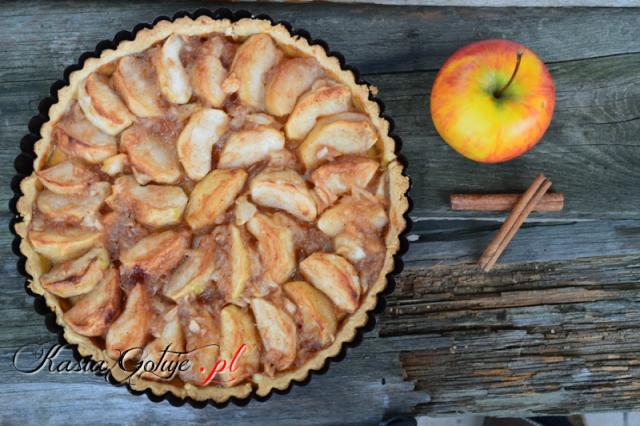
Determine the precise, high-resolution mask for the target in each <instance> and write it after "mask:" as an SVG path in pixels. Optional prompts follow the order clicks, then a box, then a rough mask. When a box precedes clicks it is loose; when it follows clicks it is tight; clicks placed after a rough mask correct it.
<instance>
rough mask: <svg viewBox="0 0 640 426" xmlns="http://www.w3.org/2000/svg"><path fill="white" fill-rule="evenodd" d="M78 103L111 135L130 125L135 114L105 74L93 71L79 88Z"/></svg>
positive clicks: (94, 121)
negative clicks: (112, 86)
mask: <svg viewBox="0 0 640 426" xmlns="http://www.w3.org/2000/svg"><path fill="white" fill-rule="evenodd" d="M78 104H79V105H80V108H82V111H83V112H84V115H85V116H86V117H87V119H88V120H89V121H91V122H92V123H93V125H94V126H96V127H98V128H99V129H100V130H102V131H103V132H105V133H107V134H109V135H113V136H115V135H117V134H118V133H120V132H122V131H123V130H124V129H126V128H127V127H129V126H130V125H131V124H132V123H133V120H134V119H135V116H134V115H133V114H131V112H129V109H128V108H127V106H126V105H125V104H124V102H122V99H120V97H119V96H118V95H117V94H116V92H115V91H114V90H113V89H112V88H111V86H110V85H109V80H108V79H107V77H106V76H105V75H102V74H99V73H93V74H91V75H90V76H89V77H87V78H86V80H85V81H84V82H83V83H82V84H81V85H80V87H79V88H78Z"/></svg>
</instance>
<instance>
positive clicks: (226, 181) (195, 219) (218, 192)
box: [185, 169, 247, 230]
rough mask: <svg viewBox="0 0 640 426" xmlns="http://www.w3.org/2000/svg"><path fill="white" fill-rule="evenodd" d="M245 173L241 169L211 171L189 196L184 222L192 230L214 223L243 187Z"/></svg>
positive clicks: (245, 178)
mask: <svg viewBox="0 0 640 426" xmlns="http://www.w3.org/2000/svg"><path fill="white" fill-rule="evenodd" d="M246 180H247V172H245V171H244V170H242V169H232V170H218V169H216V170H213V171H211V172H210V173H209V174H208V175H207V176H205V177H204V179H202V180H201V181H200V182H198V183H197V184H196V186H195V187H194V188H193V191H191V194H190V195H189V202H188V204H187V210H186V213H185V220H186V221H187V223H188V224H189V226H190V227H191V229H193V230H201V229H204V228H206V227H209V226H211V225H213V224H214V223H216V222H217V221H218V220H219V219H220V217H221V216H222V214H223V213H224V212H225V211H226V210H227V209H228V208H229V207H230V206H231V205H232V204H233V202H234V201H235V199H236V197H237V196H238V194H239V193H240V191H241V190H242V188H243V187H244V184H245V182H246Z"/></svg>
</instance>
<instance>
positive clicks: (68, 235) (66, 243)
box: [28, 227, 102, 263]
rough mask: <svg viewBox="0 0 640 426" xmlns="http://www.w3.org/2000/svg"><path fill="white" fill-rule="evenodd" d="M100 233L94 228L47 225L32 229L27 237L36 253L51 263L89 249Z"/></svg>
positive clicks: (62, 260)
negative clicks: (44, 227)
mask: <svg viewBox="0 0 640 426" xmlns="http://www.w3.org/2000/svg"><path fill="white" fill-rule="evenodd" d="M101 234H102V233H101V232H100V231H97V230H94V229H84V228H76V227H47V228H46V229H42V230H36V229H32V230H31V231H29V234H28V238H29V242H30V243H31V246H32V247H33V249H34V250H35V251H36V253H38V254H41V255H42V256H44V257H46V258H47V259H49V260H51V261H52V262H53V263H60V262H64V261H67V260H70V259H73V258H76V257H78V256H80V255H83V254H84V253H86V252H87V251H89V249H90V248H91V247H93V246H95V245H96V243H97V242H98V241H99V240H100V237H101V236H102V235H101Z"/></svg>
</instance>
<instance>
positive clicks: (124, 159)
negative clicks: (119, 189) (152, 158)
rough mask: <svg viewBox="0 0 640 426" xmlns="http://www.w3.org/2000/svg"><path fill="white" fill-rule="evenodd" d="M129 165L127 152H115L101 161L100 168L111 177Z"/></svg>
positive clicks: (123, 170) (122, 171)
mask: <svg viewBox="0 0 640 426" xmlns="http://www.w3.org/2000/svg"><path fill="white" fill-rule="evenodd" d="M128 167H129V157H128V156H127V154H116V155H114V156H113V157H109V158H107V159H106V160H104V161H103V162H102V166H101V167H100V170H101V171H102V172H103V173H106V174H108V175H109V176H111V177H115V176H118V175H121V174H123V173H124V172H125V170H127V168H128Z"/></svg>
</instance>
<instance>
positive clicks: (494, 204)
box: [450, 193, 564, 212]
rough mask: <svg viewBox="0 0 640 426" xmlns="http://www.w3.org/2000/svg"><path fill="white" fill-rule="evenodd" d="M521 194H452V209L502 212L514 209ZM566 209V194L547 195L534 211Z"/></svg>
mask: <svg viewBox="0 0 640 426" xmlns="http://www.w3.org/2000/svg"><path fill="white" fill-rule="evenodd" d="M520 196H521V194H451V196H450V200H451V209H452V210H458V211H466V210H472V211H480V212H502V211H509V210H511V209H513V207H514V206H515V204H516V203H517V202H518V199H519V198H520ZM563 208H564V194H562V193H552V194H545V195H544V197H542V199H541V200H540V202H539V203H538V205H536V206H535V209H534V211H537V212H559V211H562V209H563Z"/></svg>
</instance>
